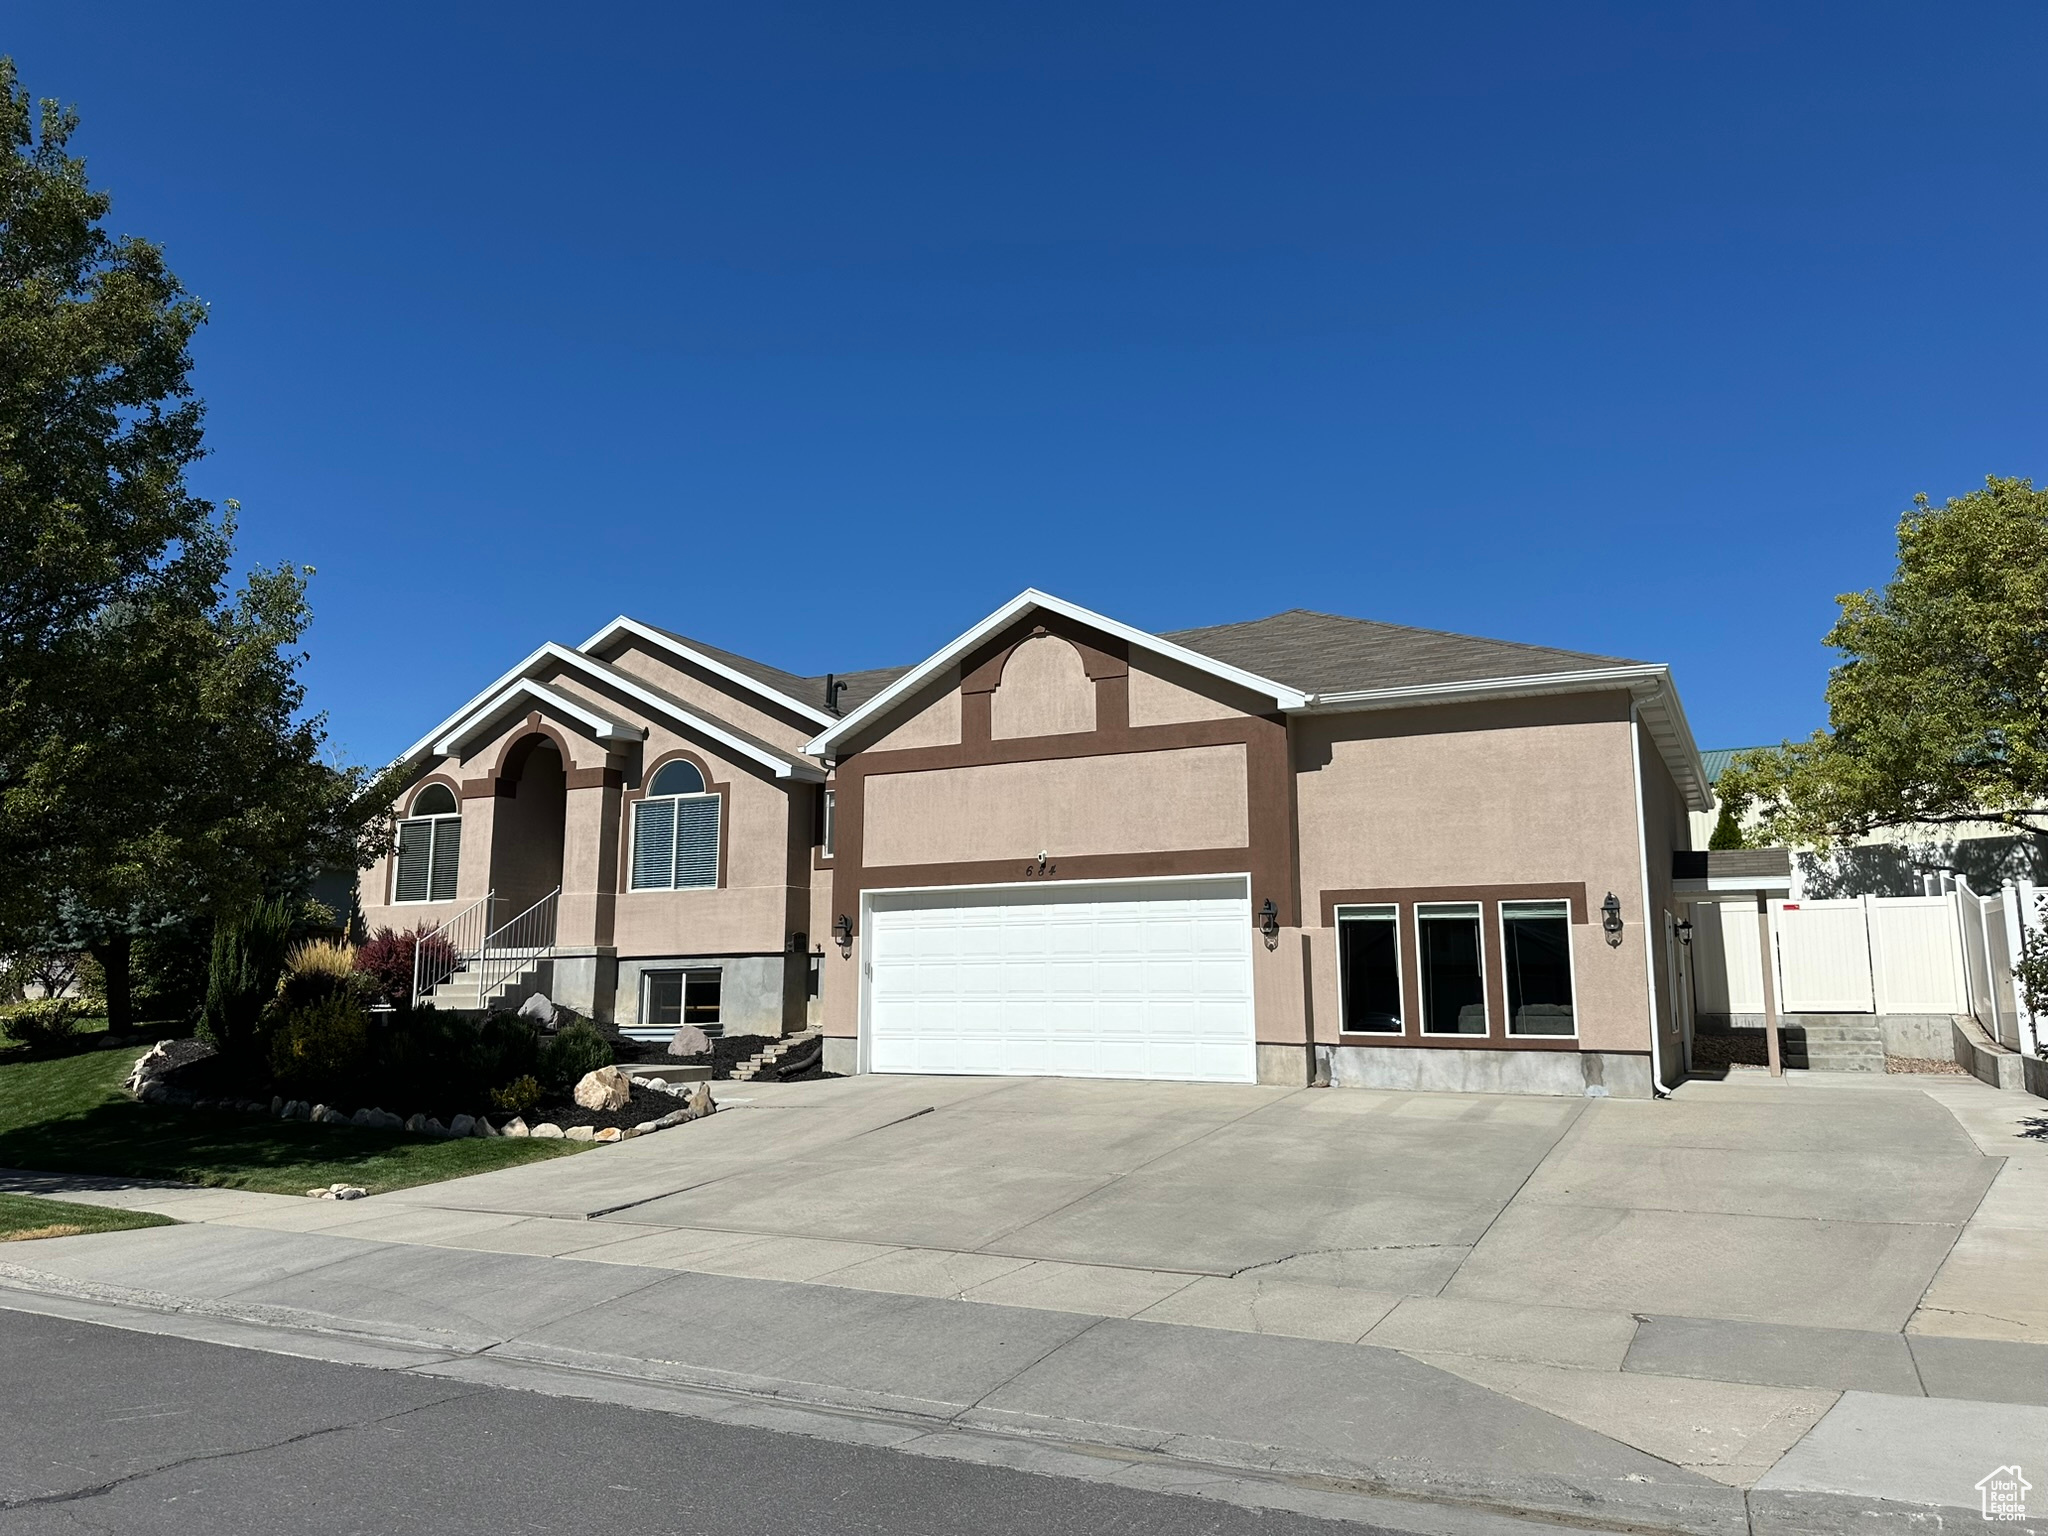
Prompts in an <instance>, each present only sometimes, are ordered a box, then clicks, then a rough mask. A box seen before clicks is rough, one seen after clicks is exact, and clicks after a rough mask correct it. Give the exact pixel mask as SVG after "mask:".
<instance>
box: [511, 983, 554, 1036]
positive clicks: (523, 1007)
mask: <svg viewBox="0 0 2048 1536" xmlns="http://www.w3.org/2000/svg"><path fill="white" fill-rule="evenodd" d="M519 1017H520V1018H522V1019H525V1020H527V1021H528V1022H530V1023H532V1024H534V1025H536V1026H538V1027H539V1028H541V1029H553V1028H554V1027H555V1005H554V1004H553V1003H551V1002H549V1001H548V995H547V993H545V992H536V993H534V994H533V996H531V997H529V998H528V999H527V1000H526V1001H525V1002H523V1003H521V1004H520V1005H519Z"/></svg>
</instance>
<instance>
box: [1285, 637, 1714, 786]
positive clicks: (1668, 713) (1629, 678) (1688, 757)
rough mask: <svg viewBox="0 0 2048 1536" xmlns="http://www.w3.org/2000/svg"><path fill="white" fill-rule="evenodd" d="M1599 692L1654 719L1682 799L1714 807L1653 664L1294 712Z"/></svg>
mask: <svg viewBox="0 0 2048 1536" xmlns="http://www.w3.org/2000/svg"><path fill="white" fill-rule="evenodd" d="M1603 689H1626V690H1628V692H1629V694H1630V695H1631V696H1632V697H1633V700H1634V705H1633V706H1632V708H1631V713H1630V718H1631V720H1633V719H1634V718H1635V709H1636V708H1641V709H1643V710H1646V711H1648V712H1649V713H1650V714H1651V715H1652V716H1653V717H1654V718H1652V719H1650V720H1649V721H1648V722H1647V723H1648V725H1649V730H1650V734H1651V736H1652V738H1654V739H1655V740H1656V742H1657V747H1658V751H1659V753H1660V754H1661V755H1662V756H1663V758H1664V761H1665V763H1666V764H1667V765H1668V766H1669V767H1670V769H1671V777H1672V778H1673V780H1675V781H1676V782H1677V784H1678V788H1679V792H1680V793H1681V794H1683V795H1684V796H1685V801H1686V807H1687V809H1689V810H1694V811H1708V810H1712V809H1713V804H1714V801H1713V792H1712V791H1711V790H1710V789H1709V788H1708V786H1707V770H1706V765H1705V764H1704V763H1702V762H1701V761H1700V749H1699V747H1698V746H1697V745H1696V744H1695V743H1694V741H1693V739H1692V729H1691V727H1690V726H1688V725H1687V724H1686V720H1685V711H1684V709H1683V708H1682V707H1681V706H1680V705H1679V703H1678V691H1677V689H1676V688H1675V687H1674V686H1673V685H1672V682H1671V669H1670V668H1669V667H1666V666H1662V665H1658V664H1654V663H1631V664H1629V665H1627V666H1619V667H1594V668H1589V669H1587V670H1584V671H1578V672H1538V673H1535V674H1532V675H1529V676H1525V677H1488V678H1480V679H1477V680H1475V681H1470V682H1456V683H1416V684H1412V685H1409V686H1406V687H1400V688H1355V689H1349V690H1345V691H1342V692H1334V693H1319V694H1316V695H1315V696H1314V698H1313V699H1311V700H1310V701H1309V704H1308V706H1307V708H1306V709H1305V710H1301V711H1296V713H1306V714H1335V713H1350V712H1352V711H1356V710H1372V709H1402V708H1406V707H1408V706H1411V705H1415V704H1457V703H1463V702H1466V701H1471V702H1482V701H1485V700H1489V699H1528V698H1540V697H1543V696H1544V695H1547V694H1558V693H1587V692H1591V691H1596V690H1603Z"/></svg>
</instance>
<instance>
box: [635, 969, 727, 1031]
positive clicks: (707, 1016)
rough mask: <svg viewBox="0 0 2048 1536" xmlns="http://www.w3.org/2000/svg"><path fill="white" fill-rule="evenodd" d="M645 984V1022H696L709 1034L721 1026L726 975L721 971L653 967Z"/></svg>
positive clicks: (642, 1006) (642, 1005) (642, 1015)
mask: <svg viewBox="0 0 2048 1536" xmlns="http://www.w3.org/2000/svg"><path fill="white" fill-rule="evenodd" d="M641 987H642V997H641V1002H640V1020H641V1022H642V1023H643V1024H649V1025H655V1024H666V1025H668V1026H670V1027H671V1028H674V1027H676V1026H679V1025H683V1024H694V1025H696V1026H697V1027H698V1028H699V1029H701V1030H703V1031H704V1032H705V1033H707V1034H710V1033H713V1032H715V1031H716V1029H717V1028H718V1006H719V997H720V993H721V991H722V990H723V987H724V978H723V977H722V976H721V975H720V974H719V973H718V972H717V971H649V972H647V974H646V978H645V980H644V981H643V982H642V983H641Z"/></svg>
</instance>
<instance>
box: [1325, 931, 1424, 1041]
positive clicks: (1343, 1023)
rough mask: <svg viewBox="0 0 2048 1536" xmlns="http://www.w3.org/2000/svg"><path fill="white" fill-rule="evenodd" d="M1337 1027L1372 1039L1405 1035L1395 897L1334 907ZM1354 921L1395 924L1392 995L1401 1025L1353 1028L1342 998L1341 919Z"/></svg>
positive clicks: (1404, 979) (1403, 982)
mask: <svg viewBox="0 0 2048 1536" xmlns="http://www.w3.org/2000/svg"><path fill="white" fill-rule="evenodd" d="M1334 917H1335V921H1336V927H1337V1031H1338V1033H1339V1034H1345V1035H1358V1036H1360V1037H1362V1038H1370V1039H1374V1040H1404V1039H1406V1038H1407V1037H1408V978H1407V976H1406V975H1404V974H1403V972H1404V971H1405V970H1406V969H1407V968H1406V967H1405V966H1403V965H1402V964H1401V903H1399V902H1398V901H1362V902H1355V903H1353V904H1352V905H1350V906H1343V907H1339V908H1337V910H1336V912H1335V914H1334ZM1347 917H1349V918H1350V919H1351V920H1352V921H1354V922H1374V923H1378V922H1389V921H1391V922H1392V923H1393V925H1394V995H1395V996H1396V997H1398V998H1399V999H1400V1003H1401V1027H1400V1028H1399V1029H1353V1028H1352V1027H1351V1020H1350V1018H1349V1016H1348V1015H1347V1014H1346V1013H1345V1006H1346V1005H1345V1000H1344V919H1345V918H1347Z"/></svg>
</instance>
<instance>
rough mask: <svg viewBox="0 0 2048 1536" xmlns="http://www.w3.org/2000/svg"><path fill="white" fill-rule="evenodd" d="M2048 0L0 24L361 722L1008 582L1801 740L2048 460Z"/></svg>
mask: <svg viewBox="0 0 2048 1536" xmlns="http://www.w3.org/2000/svg"><path fill="white" fill-rule="evenodd" d="M2044 49H2048V10H2043V9H2042V8H2041V7H2039V6H2037V5H1978V6H1970V7H1937V6H1933V5H1921V6H1911V7H1908V6H1896V5H1885V4H1854V5H1848V4H1843V5H1833V6H1812V5H1797V4H1773V5H1768V6H1762V5H1743V4H1729V3H1723V4H1714V5H1700V6H1687V5H1676V4H1668V5H1667V4H1660V5H1644V4H1640V3H1638V4H1626V5H1622V4H1617V5H1583V4H1570V3H1563V4H1548V5H1541V6H1535V5H1526V4H1525V5H1515V6H1506V5H1501V6H1486V5H1441V6H1413V5H1402V6H1393V5H1379V4H1359V3H1348V4H1328V5H1315V4H1274V3H1265V4H1260V5H1248V4H1239V5H1235V6H1220V5H1209V4H1201V3H1194V0H1183V3H1179V4H1174V5H1164V4H1160V5H1150V6H1130V5H1118V4H1114V3H1109V0H1088V3H1086V4H1076V5H1064V4H1052V3H1041V4H1033V5H1028V6H1026V5H1019V6H1004V5H992V4H975V5H968V6H961V5H950V4H949V5H938V4H933V5H913V4H893V3H888V0H877V3H874V4H870V5H864V6H825V5H817V6H790V5H780V4H774V3H759V0H754V3H749V4H746V5H718V6H712V5H645V6H617V5H606V4H598V3H586V4H582V5H577V6H573V7H571V6H559V5H549V6H529V5H521V4H516V3H504V4H497V5H493V6H489V7H485V6H473V7H465V8H454V7H447V6H439V5H432V4H408V5H405V6H388V7H379V6H375V5H357V6H348V7H340V6H327V7H317V8H316V7H302V6H289V7H286V6H275V5H246V6H232V5H218V4H206V3H199V0H191V3H185V4H181V5H178V6H162V5H150V6H143V5H135V4H105V5H93V6H78V5H74V6H43V7H37V8H30V9H24V10H22V11H20V12H19V13H17V14H15V15H13V16H12V17H10V19H9V23H8V27H7V29H6V35H5V36H4V38H0V50H5V51H8V52H11V53H12V54H13V55H14V56H15V58H16V60H17V63H18V64H19V66H20V68H21V71H22V75H23V79H24V83H25V84H26V85H27V87H28V88H29V89H30V90H31V91H33V92H35V93H37V94H39V95H56V96H60V97H62V98H64V99H65V100H67V101H71V102H75V103H76V104H77V105H78V106H79V108H80V110H81V112H82V113H83V116H84V125H83V128H82V131H81V133H80V135H79V137H78V139H77V141H76V142H77V145H78V146H79V147H80V148H81V149H82V151H83V152H84V153H85V154H86V155H87V157H88V159H89V161H90V164H91V169H92V173H93V175H94V177H95V179H96V180H97V181H98V182H100V183H101V184H102V185H104V186H106V187H108V188H109V189H111V190H112V192H113V193H114V195H115V207H114V214H113V218H112V221H111V222H112V223H113V224H114V225H115V226H116V227H117V228H118V229H120V230H123V231H132V232H134V233H138V234H143V235H146V236H148V237H150V238H152V239H156V240H158V241H160V242H162V243H163V244H164V245H165V246H166V247H167V248H168V251H169V255H170V258H171V261H172V264H173V266H174V267H175V269H176V270H177V271H178V272H179V273H180V275H181V276H182V277H183V278H184V280H185V281H186V283H187V285H188V286H189V287H190V288H191V289H192V290H193V291H194V292H196V293H198V294H199V295H201V296H202V297H204V298H205V299H206V300H208V301H209V302H210V304H211V305H212V321H211V324H210V325H209V326H208V327H207V329H206V331H205V332H204V333H203V335H202V337H201V339H200V342H199V345H198V357H199V367H198V372H197V381H198V384H199V386H200V389H201V391H202V392H203V394H204V395H205V396H206V398H207V399H208V401H209V403H210V418H209V419H210V442H211V445H212V450H213V453H212V457H211V458H210V459H209V460H208V461H207V462H206V463H205V464H204V465H203V466H201V468H200V469H199V470H198V472H197V474H196V476H195V482H196V484H197V485H198V486H199V488H200V489H201V490H202V491H203V492H204V493H205V494H209V495H212V496H215V497H228V496H234V497H238V498H239V499H240V500H241V502H242V504H243V508H244V513H243V550H244V553H245V556H246V557H247V558H248V559H251V560H260V561H263V562H266V563H268V562H274V561H278V560H287V559H289V560H294V561H302V562H305V563H309V564H312V565H314V566H316V567H318V575H317V576H316V578H315V579H314V582H313V588H312V601H313V604H314V609H315V613H316V624H315V627H314V630H313V632H312V635H311V641H310V644H311V650H312V661H311V663H310V665H309V667H308V669H307V679H308V682H309V685H310V688H311V700H310V702H311V704H312V706H313V707H315V708H319V709H324V710H325V711H327V712H328V714H329V716H330V727H331V732H332V737H333V741H334V744H335V746H336V748H337V749H338V750H339V751H340V752H341V753H342V754H345V755H346V756H348V757H350V758H352V759H354V760H357V761H382V760H383V759H385V758H387V757H388V756H390V755H392V754H393V753H394V752H396V751H397V750H398V749H400V748H401V747H403V746H404V745H405V744H407V743H408V742H409V741H410V740H412V739H413V738H414V737H415V736H416V735H418V734H419V733H420V732H421V731H423V730H424V729H426V728H427V727H428V726H430V725H431V724H433V723H434V721H436V720H438V719H439V718H440V717H441V716H442V715H443V714H444V713H446V712H447V711H448V710H449V709H451V708H453V707H454V706H455V705H457V704H459V703H460V702H461V701H462V700H463V699H465V698H467V697H468V696H469V695H470V694H471V693H472V692H474V691H475V690H476V689H477V688H479V687H481V686H482V685H483V684H484V683H486V682H488V681H489V680H490V679H491V678H492V677H494V676H496V675H497V674H498V673H499V672H500V671H502V670H503V669H504V668H506V667H507V666H509V665H510V664H511V663H513V662H514V661H516V660H517V659H518V658H519V657H520V656H522V655H524V654H525V653H526V652H527V651H529V650H531V649H532V648H533V647H534V646H535V645H537V644H538V643H539V642H540V641H542V640H543V639H557V640H562V641H565V642H568V643H575V642H578V641H580V640H582V639H583V638H584V637H585V636H587V635H588V634H589V633H590V632H592V631H593V630H595V629H596V628H597V627H598V626H599V625H600V624H602V623H603V621H605V620H606V619H608V618H610V617H611V616H612V615H614V614H616V613H619V612H626V613H630V614H633V615H635V616H636V617H641V618H645V619H649V620H651V621H653V622H656V623H660V624H663V625H666V626H668V627H671V628H674V629H678V630H682V631H684V632H687V633H691V634H695V635H699V636H701V637H703V638H705V639H708V640H711V641H714V642H716V643H719V644H723V645H727V646H729V647H731V648H733V649H736V650H740V651H744V652H747V653H749V654H753V655H756V656H759V657H761V658H762V659H764V660H768V661H772V662H774V663H776V664H778V665H781V666H785V667H788V668H791V669H792V670H796V671H806V672H808V671H824V670H827V669H838V670H850V669H853V668H857V667H864V666H874V665H884V664H889V663H905V662H910V661H913V660H916V659H919V658H921V657H922V656H924V655H925V654H927V653H929V652H930V651H931V650H933V649H935V648H936V647H937V646H938V645H939V644H941V643H943V642H944V641H945V640H946V639H947V638H949V637H950V636H951V635H953V634H955V633H957V632H958V631H959V630H961V629H964V628H965V627H967V626H968V625H969V624H970V623H972V622H973V621H974V620H975V619H977V618H979V617H980V616H981V615H982V614H983V613H985V612H986V611H988V610H989V609H991V608H993V607H995V606H996V605H997V604H998V603H1000V602H1001V601H1003V600H1004V599H1005V598H1007V597H1009V596H1011V595H1012V594H1014V593H1015V592H1016V591H1018V590H1019V589H1021V588H1023V587H1026V586H1040V587H1044V588H1047V589H1049V590H1051V591H1054V592H1057V593H1059V594H1061V595H1063V596H1066V597H1069V598H1072V599H1074V600H1076V601H1079V602H1082V603H1086V604H1088V605H1090V606H1093V607H1097V608H1100V609H1102V610H1104V611H1106V612H1108V613H1111V614H1113V615H1115V616H1116V617H1118V618H1121V619H1124V620H1127V621H1129V622H1131V623H1135V624H1139V625H1142V626H1145V627H1148V628H1176V627H1181V626H1186V625H1196V624H1205V623H1216V622H1223V621H1228V620H1234V619H1244V618H1251V617H1256V616H1259V615H1262V614H1266V613H1270V612H1274V611H1277V610H1279V609H1283V608H1289V607H1296V606H1301V607H1312V608H1321V609H1326V610H1329V611H1333V612H1338V613H1349V614H1358V615H1363V616H1367V617H1372V618H1380V619H1387V620H1392V621H1395V622H1400V623H1409V624H1418V625H1424V626H1429V627H1435V628H1443V629H1455V630H1463V631H1467V632H1470V633H1476V634H1486V635H1497V636H1502V637H1505V638H1510V639H1519V640H1528V641H1533V642H1537V643H1541V644H1549V645H1557V646H1563V647H1568V648H1573V649H1581V650H1588V651H1594V652H1600V653H1605V654H1613V655H1622V656H1632V657H1638V658H1644V659H1650V660H1661V661H1668V662H1670V663H1671V664H1672V665H1673V666H1674V667H1675V668H1676V670H1677V675H1678V680H1679V685H1680V688H1681V691H1682V693H1683V695H1684V697H1685V699H1686V703H1687V708H1688V710H1689V712H1690V714H1691V716H1692V720H1693V725H1694V729H1695V733H1696V734H1697V736H1698V737H1699V739H1700V742H1701V744H1702V745H1703V746H1716V745H1736V744H1747V743H1751V742H1755V741H1763V740H1773V739H1776V738H1779V737H1781V736H1784V735H1787V734H1792V735H1803V734H1805V733H1806V732H1808V731H1810V730H1812V729H1813V728H1815V727H1816V726H1818V725H1820V724H1821V723H1823V721H1824V719H1825V714H1824V708H1823V704H1822V700H1821V688H1822V685H1823V683H1824V681H1825V677H1826V668H1827V661H1828V653H1827V652H1826V651H1825V650H1824V649H1823V648H1822V647H1821V645H1820V643H1819V640H1820V636H1821V635H1822V634H1823V633H1824V632H1825V631H1826V629H1827V627H1828V625H1829V623H1830V622H1831V619H1832V615H1833V612H1834V608H1833V602H1832V598H1833V596H1834V594H1835V593H1837V592H1841V591H1845V590H1849V589H1852V588H1858V587H1863V586H1868V585H1871V584H1874V583H1877V582H1880V581H1882V580H1883V579H1884V577H1885V575H1886V573H1887V571H1888V569H1889V566H1890V560H1891V553H1892V547H1893V546H1892V528H1893V524H1894V522H1895V520H1896V516H1897V514H1898V512H1899V511H1900V510H1901V509H1903V508H1904V507H1905V506H1907V505H1908V503H1909V500H1910V498H1911V496H1912V494H1913V493H1914V492H1916V491H1921V490H1925V491H1927V492H1929V493H1931V494H1933V495H1935V496H1936V497H1937V498H1939V497H1941V496H1945V495H1953V494H1959V493H1961V492H1963V491H1965V490H1968V489H1969V488H1970V487H1972V486H1973V485H1976V484H1978V483H1981V480H1982V478H1983V476H1984V475H1986V474H1987V473H1998V474H2012V475H2033V476H2036V477H2041V476H2042V475H2044V474H2048V469H2044V466H2043V463H2042V459H2043V454H2042V449H2043V426H2044V411H2043V408H2044V405H2048V374H2044V370H2043V369H2042V367H2041V363H2040V359H2041V357H2042V347H2043V342H2044V339H2048V325H2044V318H2048V317H2044V306H2048V298H2044V294H2048V289H2044V285H2043V282H2042V276H2043V268H2042V261H2041V253H2042V251H2043V250H2044V249H2048V242H2044V239H2043V236H2044V233H2048V231H2044V221H2048V199H2044V197H2043V190H2044V188H2043V185H2042V183H2043V167H2044V165H2048V155H2044V149H2048V145H2044V130H2043V126H2042V122H2043V120H2042V117H2041V113H2040V111H2039V105H2038V102H2039V89H2038V79H2037V74H2038V61H2039V60H2040V59H2041V58H2042V57H2043V55H2044Z"/></svg>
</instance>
